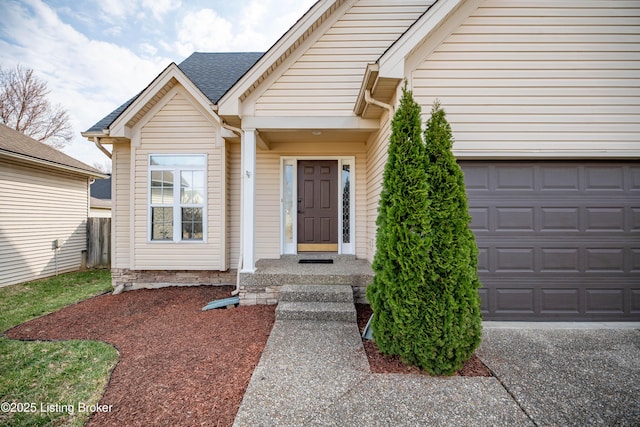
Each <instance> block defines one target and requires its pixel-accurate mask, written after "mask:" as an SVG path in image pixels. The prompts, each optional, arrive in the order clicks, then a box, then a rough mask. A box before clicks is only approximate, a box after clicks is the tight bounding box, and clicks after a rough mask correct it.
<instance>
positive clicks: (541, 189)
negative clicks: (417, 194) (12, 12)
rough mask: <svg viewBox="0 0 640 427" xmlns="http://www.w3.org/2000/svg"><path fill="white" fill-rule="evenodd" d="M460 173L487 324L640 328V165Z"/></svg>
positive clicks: (473, 165) (520, 165)
mask: <svg viewBox="0 0 640 427" xmlns="http://www.w3.org/2000/svg"><path fill="white" fill-rule="evenodd" d="M460 165H461V166H462V169H463V171H464V173H465V182H466V186H467V193H468V197H469V209H470V213H471V216H472V218H473V219H472V228H473V230H474V232H475V234H476V239H477V244H478V249H479V252H480V253H479V271H480V279H481V281H482V283H483V288H482V289H481V290H480V294H481V297H482V309H483V316H484V318H485V319H486V320H610V321H612V320H640V162H606V163H605V162H575V163H573V162H551V161H548V162H480V161H477V162H476V161H461V162H460Z"/></svg>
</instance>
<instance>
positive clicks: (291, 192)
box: [280, 156, 356, 255]
mask: <svg viewBox="0 0 640 427" xmlns="http://www.w3.org/2000/svg"><path fill="white" fill-rule="evenodd" d="M298 160H337V161H338V254H345V255H347V254H348V255H355V253H356V245H355V235H356V221H355V212H356V209H355V203H356V194H355V193H356V192H355V183H356V170H355V169H356V167H355V166H356V158H355V156H281V157H280V254H283V255H291V254H297V253H298V224H297V222H298V214H297V206H298V205H297V203H296V200H297V199H298ZM343 166H347V167H348V168H349V212H348V218H349V224H348V227H349V236H348V240H349V241H348V242H345V241H344V240H345V239H344V235H343V231H344V224H343V222H344V217H345V215H344V212H343V211H344V206H343V194H342V192H343V185H342V181H343V172H345V171H343ZM287 174H288V175H289V176H290V183H289V185H291V188H289V187H288V186H287V180H286V175H287Z"/></svg>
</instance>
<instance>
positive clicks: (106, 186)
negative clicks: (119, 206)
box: [90, 177, 111, 200]
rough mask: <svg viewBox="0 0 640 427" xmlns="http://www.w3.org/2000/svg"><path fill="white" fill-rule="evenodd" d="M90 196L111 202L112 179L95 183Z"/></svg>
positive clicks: (99, 180)
mask: <svg viewBox="0 0 640 427" xmlns="http://www.w3.org/2000/svg"><path fill="white" fill-rule="evenodd" d="M90 194H91V197H94V198H96V199H103V200H111V177H109V178H105V179H96V180H95V181H93V182H92V183H91V188H90Z"/></svg>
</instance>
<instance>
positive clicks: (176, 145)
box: [133, 89, 226, 270]
mask: <svg viewBox="0 0 640 427" xmlns="http://www.w3.org/2000/svg"><path fill="white" fill-rule="evenodd" d="M167 96H172V98H171V99H169V100H168V101H167V102H166V104H165V105H164V106H162V108H161V109H160V110H159V111H158V112H157V113H156V114H155V116H153V117H152V118H151V119H150V120H149V121H148V122H146V123H145V124H144V125H143V126H142V128H141V134H140V141H141V142H140V147H134V153H135V154H134V156H135V166H134V183H135V195H134V198H135V208H134V216H135V218H136V222H135V229H134V254H133V268H135V269H137V270H143V269H148V270H155V269H160V270H167V269H175V270H220V269H222V268H223V267H226V266H224V264H225V261H226V254H225V252H226V248H225V245H226V236H225V235H226V233H225V232H224V227H225V226H226V224H225V222H224V220H225V218H226V214H225V206H224V205H225V203H224V202H225V198H226V196H225V194H224V193H225V188H226V182H225V180H226V171H225V149H224V146H223V147H216V146H215V144H216V135H217V132H218V130H217V128H216V126H214V125H213V124H212V123H211V121H209V120H208V119H207V118H206V117H205V116H204V114H203V113H202V112H201V111H200V110H199V109H198V108H197V107H196V101H194V100H193V99H192V98H191V97H190V96H189V95H188V94H187V92H186V91H185V90H183V89H181V90H178V91H177V92H170V94H169V95H167ZM178 153H183V154H206V155H207V171H206V175H207V183H206V185H207V201H206V218H207V224H206V227H207V228H206V239H205V240H206V241H204V242H181V243H173V242H151V241H150V239H149V207H148V194H149V190H148V186H149V155H150V154H178Z"/></svg>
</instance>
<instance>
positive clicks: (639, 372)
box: [478, 322, 640, 426]
mask: <svg viewBox="0 0 640 427" xmlns="http://www.w3.org/2000/svg"><path fill="white" fill-rule="evenodd" d="M492 323H493V322H485V325H484V334H483V338H484V339H483V342H482V345H481V347H480V350H479V352H478V354H479V356H480V358H481V359H482V360H483V361H484V362H485V364H486V365H487V366H488V367H489V368H490V369H491V370H492V371H493V372H494V374H495V375H496V377H497V378H498V380H499V381H500V383H501V384H502V386H503V387H504V388H505V389H506V391H507V392H508V393H509V394H510V395H511V396H512V398H513V399H514V400H515V402H516V403H517V404H518V405H519V406H520V408H521V409H522V410H523V411H524V412H525V414H526V415H527V416H528V417H529V419H530V420H531V421H532V422H533V423H534V424H535V425H538V426H590V425H603V426H604V425H606V426H638V425H640V324H638V323H633V324H631V323H627V324H613V325H602V324H589V323H585V324H566V323H564V324H563V323H558V324H535V323H533V324H527V325H523V324H522V323H520V324H515V326H516V327H514V328H511V327H509V325H505V324H501V323H495V324H492Z"/></svg>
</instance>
